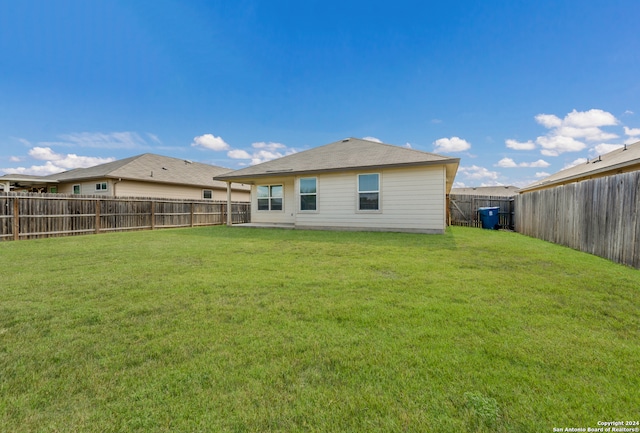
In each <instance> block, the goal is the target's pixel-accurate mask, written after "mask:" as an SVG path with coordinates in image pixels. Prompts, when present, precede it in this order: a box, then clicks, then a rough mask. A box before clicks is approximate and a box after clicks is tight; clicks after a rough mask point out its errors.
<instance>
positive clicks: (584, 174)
mask: <svg viewBox="0 0 640 433" xmlns="http://www.w3.org/2000/svg"><path fill="white" fill-rule="evenodd" d="M633 166H638V167H637V168H635V167H633ZM629 169H640V141H638V142H636V143H633V144H627V145H625V146H624V147H621V148H620V149H616V150H614V151H612V152H609V153H606V154H604V155H600V156H598V157H597V158H593V159H591V160H589V161H587V162H586V163H582V164H578V165H575V166H573V167H570V168H567V169H566V170H562V171H559V172H557V173H555V174H552V175H551V176H549V177H545V178H544V179H542V180H539V181H537V182H534V183H532V184H530V185H527V186H526V187H524V188H522V189H520V192H527V191H532V190H536V189H542V188H549V187H551V186H554V185H560V184H564V183H569V182H577V181H579V180H584V179H585V178H590V177H602V176H608V175H611V174H616V173H618V172H622V171H628V170H629Z"/></svg>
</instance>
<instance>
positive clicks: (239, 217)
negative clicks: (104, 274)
mask: <svg viewBox="0 0 640 433" xmlns="http://www.w3.org/2000/svg"><path fill="white" fill-rule="evenodd" d="M231 215H232V222H233V223H234V224H240V223H245V222H249V220H250V204H249V203H232V204H231ZM226 219H227V203H226V202H214V201H200V200H198V201H193V200H173V199H158V198H138V197H135V198H130V197H126V198H125V197H122V198H118V197H104V196H84V195H83V196H79V195H62V194H36V193H1V194H0V241H2V240H19V239H34V238H44V237H52V236H69V235H80V234H89V233H104V232H112V231H125V230H154V229H159V228H174V227H196V226H208V225H219V224H225V223H226Z"/></svg>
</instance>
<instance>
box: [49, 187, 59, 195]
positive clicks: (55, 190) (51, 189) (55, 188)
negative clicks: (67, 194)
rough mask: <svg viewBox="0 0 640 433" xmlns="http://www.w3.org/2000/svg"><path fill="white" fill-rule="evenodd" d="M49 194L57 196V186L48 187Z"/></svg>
mask: <svg viewBox="0 0 640 433" xmlns="http://www.w3.org/2000/svg"><path fill="white" fill-rule="evenodd" d="M49 192H50V193H51V194H57V193H58V187H57V186H52V187H49Z"/></svg>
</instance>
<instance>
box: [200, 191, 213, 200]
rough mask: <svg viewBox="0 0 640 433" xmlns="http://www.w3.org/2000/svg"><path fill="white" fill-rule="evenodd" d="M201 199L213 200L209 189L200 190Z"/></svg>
mask: <svg viewBox="0 0 640 433" xmlns="http://www.w3.org/2000/svg"><path fill="white" fill-rule="evenodd" d="M202 198H203V199H205V200H211V199H213V191H212V190H210V189H203V190H202Z"/></svg>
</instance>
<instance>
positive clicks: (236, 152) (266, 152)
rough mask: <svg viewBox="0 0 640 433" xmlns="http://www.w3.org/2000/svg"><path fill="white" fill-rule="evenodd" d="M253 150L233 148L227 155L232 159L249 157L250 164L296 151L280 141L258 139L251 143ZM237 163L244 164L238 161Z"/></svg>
mask: <svg viewBox="0 0 640 433" xmlns="http://www.w3.org/2000/svg"><path fill="white" fill-rule="evenodd" d="M251 147H253V149H254V150H253V152H251V153H249V152H247V151H246V150H242V149H233V150H229V151H228V152H227V156H228V157H229V158H233V159H250V160H251V163H250V165H256V164H260V163H262V162H267V161H271V160H272V159H276V158H282V157H283V156H287V155H291V154H293V153H296V152H297V151H296V150H295V149H293V148H288V147H287V146H286V145H284V144H282V143H274V142H264V141H259V142H256V143H252V144H251ZM239 165H245V164H243V163H240V164H239Z"/></svg>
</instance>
